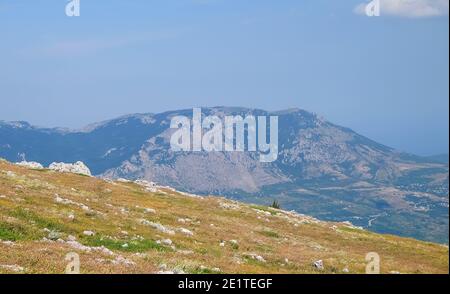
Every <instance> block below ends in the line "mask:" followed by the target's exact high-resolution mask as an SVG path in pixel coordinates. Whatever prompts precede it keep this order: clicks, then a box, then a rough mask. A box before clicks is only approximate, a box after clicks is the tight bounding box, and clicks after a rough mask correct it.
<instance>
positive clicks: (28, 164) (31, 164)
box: [16, 161, 44, 169]
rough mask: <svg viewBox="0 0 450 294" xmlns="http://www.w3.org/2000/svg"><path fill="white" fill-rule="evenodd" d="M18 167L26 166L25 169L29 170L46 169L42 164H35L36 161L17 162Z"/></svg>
mask: <svg viewBox="0 0 450 294" xmlns="http://www.w3.org/2000/svg"><path fill="white" fill-rule="evenodd" d="M16 165H20V166H24V167H28V168H34V169H43V168H44V167H43V166H42V164H40V163H39V162H34V161H21V162H16Z"/></svg>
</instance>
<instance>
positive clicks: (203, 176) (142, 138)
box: [0, 107, 449, 243]
mask: <svg viewBox="0 0 450 294" xmlns="http://www.w3.org/2000/svg"><path fill="white" fill-rule="evenodd" d="M202 111H203V115H205V116H206V115H218V116H220V117H223V116H225V115H241V116H243V117H244V116H246V115H254V116H257V115H264V116H267V115H277V116H279V157H278V160H277V161H275V162H272V163H261V162H259V160H258V158H259V156H258V154H256V153H252V152H244V153H241V152H235V153H226V152H225V153H220V152H210V153H207V152H195V153H192V152H191V153H188V152H172V151H171V150H170V146H169V140H170V135H171V133H172V131H173V130H170V128H169V125H170V120H171V118H172V117H174V116H178V115H185V116H188V117H192V110H179V111H170V112H165V113H160V114H137V115H128V116H123V117H120V118H117V119H114V120H110V121H106V122H102V123H99V124H94V125H91V126H89V127H87V128H85V129H83V130H79V131H67V130H60V129H42V128H36V127H33V126H30V125H29V124H26V123H20V122H19V123H0V156H2V157H4V158H6V159H8V160H10V161H18V160H21V159H22V158H23V157H25V158H26V159H27V160H29V161H38V162H41V163H43V164H45V165H48V164H49V163H51V162H53V161H66V162H75V161H78V160H81V161H83V162H85V163H86V164H87V165H88V166H89V167H90V168H91V170H92V171H93V173H94V174H96V175H103V176H105V177H111V178H128V179H146V180H150V181H154V182H157V183H160V184H163V185H170V186H172V187H175V188H177V189H179V190H182V191H186V192H191V193H199V194H211V193H215V194H221V195H225V196H227V197H230V198H234V199H238V200H240V201H247V202H257V203H260V204H269V203H271V202H272V201H273V200H274V199H277V200H278V201H279V202H280V203H281V204H282V205H283V207H285V208H287V209H294V210H296V211H298V212H301V213H306V214H310V215H313V216H315V217H318V218H321V219H324V220H332V221H344V220H349V221H351V222H352V223H355V224H356V225H358V226H363V227H365V228H367V229H370V230H373V231H376V232H382V233H393V234H398V235H402V236H411V237H415V238H419V239H423V240H431V241H436V242H443V243H448V219H449V214H448V203H449V201H448V199H449V198H448V182H449V177H448V164H445V163H440V162H439V161H436V160H433V159H430V158H423V157H419V156H414V155H410V154H405V153H400V152H397V151H395V150H393V149H392V148H389V147H386V146H384V145H382V144H379V143H377V142H374V141H372V140H370V139H368V138H366V137H364V136H361V135H359V134H357V133H355V132H354V131H352V130H350V129H347V128H343V127H340V126H337V125H335V124H332V123H330V122H328V121H325V120H324V119H322V118H320V117H318V116H317V115H315V114H312V113H309V112H307V111H304V110H300V109H291V110H286V111H279V112H267V111H264V110H258V109H247V108H237V107H234V108H228V107H215V108H204V109H202Z"/></svg>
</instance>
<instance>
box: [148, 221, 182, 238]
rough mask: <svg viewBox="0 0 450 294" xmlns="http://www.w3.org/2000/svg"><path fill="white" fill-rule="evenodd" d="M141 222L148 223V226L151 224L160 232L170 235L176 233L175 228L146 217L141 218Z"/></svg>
mask: <svg viewBox="0 0 450 294" xmlns="http://www.w3.org/2000/svg"><path fill="white" fill-rule="evenodd" d="M141 224H143V225H146V226H150V227H152V228H154V229H156V230H158V231H160V232H163V233H165V234H168V235H175V231H174V230H171V229H169V228H166V227H165V226H163V225H161V224H160V223H154V222H151V221H148V220H146V219H142V220H141Z"/></svg>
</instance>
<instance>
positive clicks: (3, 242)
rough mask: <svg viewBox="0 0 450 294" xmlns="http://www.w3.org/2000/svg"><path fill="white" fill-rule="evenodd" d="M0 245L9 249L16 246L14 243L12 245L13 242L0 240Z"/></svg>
mask: <svg viewBox="0 0 450 294" xmlns="http://www.w3.org/2000/svg"><path fill="white" fill-rule="evenodd" d="M0 243H2V244H3V245H6V246H9V247H12V246H14V245H16V243H14V242H13V241H2V240H0Z"/></svg>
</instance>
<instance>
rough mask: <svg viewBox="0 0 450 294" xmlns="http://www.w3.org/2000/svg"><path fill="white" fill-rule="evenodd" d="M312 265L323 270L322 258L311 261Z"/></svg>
mask: <svg viewBox="0 0 450 294" xmlns="http://www.w3.org/2000/svg"><path fill="white" fill-rule="evenodd" d="M313 266H314V267H315V268H316V269H318V270H323V261H322V260H316V261H314V262H313Z"/></svg>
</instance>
